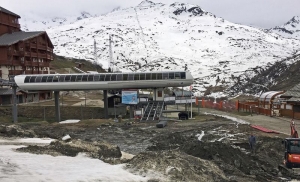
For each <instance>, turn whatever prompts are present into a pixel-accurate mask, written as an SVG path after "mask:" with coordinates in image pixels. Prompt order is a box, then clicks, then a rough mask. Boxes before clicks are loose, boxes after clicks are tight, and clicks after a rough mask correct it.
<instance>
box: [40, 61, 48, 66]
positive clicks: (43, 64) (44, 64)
mask: <svg viewBox="0 0 300 182" xmlns="http://www.w3.org/2000/svg"><path fill="white" fill-rule="evenodd" d="M39 67H49V63H48V62H39Z"/></svg>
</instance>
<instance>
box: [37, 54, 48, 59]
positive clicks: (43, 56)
mask: <svg viewBox="0 0 300 182" xmlns="http://www.w3.org/2000/svg"><path fill="white" fill-rule="evenodd" d="M39 58H45V59H46V58H47V54H42V53H39Z"/></svg>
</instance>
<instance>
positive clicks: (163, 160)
mask: <svg viewBox="0 0 300 182" xmlns="http://www.w3.org/2000/svg"><path fill="white" fill-rule="evenodd" d="M203 118H205V119H202V120H187V121H168V124H167V126H166V127H164V128H156V126H155V124H156V123H153V122H152V123H134V122H120V123H113V122H110V121H105V120H89V121H82V122H79V123H74V124H57V123H55V124H48V123H30V124H26V123H21V124H18V125H12V126H4V125H2V126H1V127H0V136H2V137H13V136H19V137H50V138H54V139H57V140H56V141H55V142H52V143H51V144H50V145H48V146H28V147H23V148H20V149H18V151H20V152H30V153H35V154H48V155H53V156H57V155H67V156H76V155H77V154H78V153H79V152H85V153H87V154H88V155H89V156H90V157H93V158H98V159H101V160H103V161H105V162H108V163H111V164H120V163H126V168H127V169H128V170H129V171H132V172H134V173H139V174H142V175H147V174H149V173H150V172H151V171H155V172H156V173H160V174H161V175H162V176H164V179H165V181H263V182H265V181H288V180H291V179H297V176H296V175H293V174H290V173H283V172H282V171H280V170H279V168H278V165H280V164H282V161H283V156H284V146H283V145H282V144H281V141H282V139H283V138H285V137H286V136H285V135H283V134H274V133H273V134H267V133H262V132H260V131H258V130H255V129H253V128H251V127H250V126H249V125H248V124H240V123H237V122H236V121H232V120H229V119H226V118H223V117H218V116H207V115H203ZM251 133H253V134H254V135H255V136H256V137H257V145H256V151H255V152H251V151H250V150H249V144H248V137H249V135H250V134H251ZM66 135H69V136H70V139H68V140H62V138H63V137H64V136H66ZM124 152H126V153H129V154H133V155H134V157H133V158H124V157H122V153H124ZM150 181H153V182H154V181H161V179H159V178H158V179H155V178H153V179H151V180H150Z"/></svg>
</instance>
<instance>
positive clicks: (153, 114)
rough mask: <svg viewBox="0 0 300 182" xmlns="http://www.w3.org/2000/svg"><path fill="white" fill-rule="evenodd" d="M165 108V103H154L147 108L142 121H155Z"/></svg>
mask: <svg viewBox="0 0 300 182" xmlns="http://www.w3.org/2000/svg"><path fill="white" fill-rule="evenodd" d="M163 108H164V102H163V101H152V102H149V103H148V104H147V106H146V109H145V112H144V114H143V117H142V118H141V120H140V121H154V120H157V118H159V117H160V116H161V113H162V110H163Z"/></svg>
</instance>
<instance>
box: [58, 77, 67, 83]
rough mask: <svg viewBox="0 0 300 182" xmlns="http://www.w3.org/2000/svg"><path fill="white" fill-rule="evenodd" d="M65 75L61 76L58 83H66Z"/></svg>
mask: <svg viewBox="0 0 300 182" xmlns="http://www.w3.org/2000/svg"><path fill="white" fill-rule="evenodd" d="M65 77H66V76H65V75H60V76H59V79H58V81H59V82H64V81H65Z"/></svg>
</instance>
